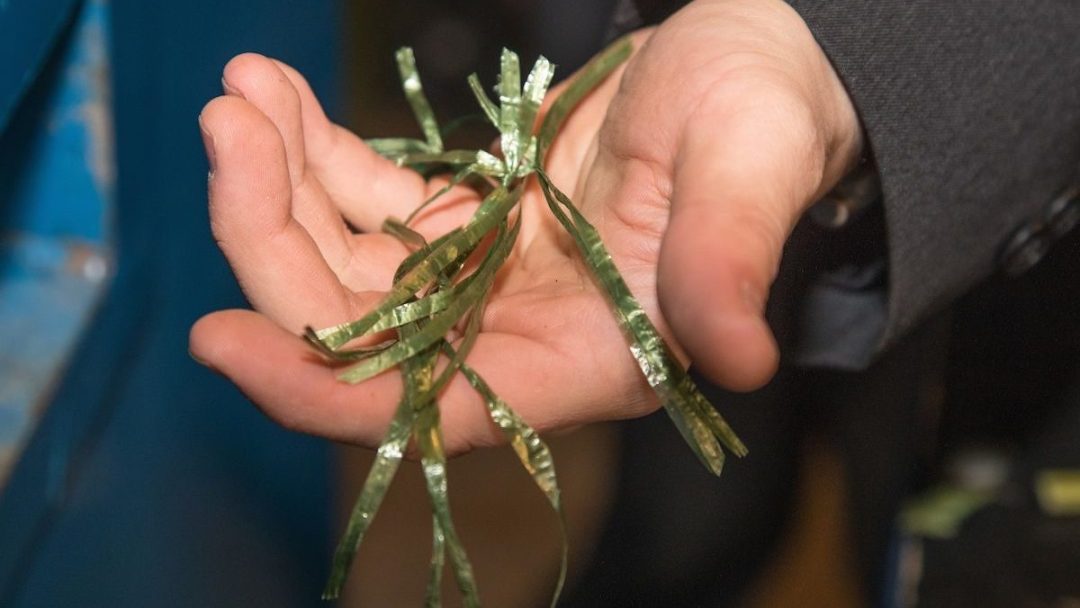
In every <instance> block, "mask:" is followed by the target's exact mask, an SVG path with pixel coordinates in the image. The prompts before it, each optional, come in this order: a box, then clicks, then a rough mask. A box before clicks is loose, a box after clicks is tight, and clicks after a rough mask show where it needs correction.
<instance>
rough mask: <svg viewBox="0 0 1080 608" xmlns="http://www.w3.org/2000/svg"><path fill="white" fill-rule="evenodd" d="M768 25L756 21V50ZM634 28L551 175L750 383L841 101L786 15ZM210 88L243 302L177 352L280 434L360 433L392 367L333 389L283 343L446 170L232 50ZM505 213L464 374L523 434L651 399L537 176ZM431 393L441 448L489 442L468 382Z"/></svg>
mask: <svg viewBox="0 0 1080 608" xmlns="http://www.w3.org/2000/svg"><path fill="white" fill-rule="evenodd" d="M778 4H782V3H778ZM762 7H764V8H762ZM733 16H734V17H738V18H739V22H738V23H739V24H740V26H739V28H736V27H734V26H733V25H732V17H733ZM792 19H794V21H792ZM799 26H801V27H802V30H799V29H798V27H799ZM792 27H795V28H796V30H795V31H796V32H798V33H799V34H800V36H795V37H792V36H791V35H790V31H788V30H789V29H790V28H792ZM740 28H741V29H740ZM755 28H756V29H755ZM785 28H788V29H785ZM747 31H749V34H747V33H746V32H747ZM763 32H764V33H767V34H770V33H771V34H772V35H771V36H768V37H765V38H764V42H762V40H763V37H762V35H761V34H762V33H763ZM650 36H651V40H649V39H650ZM705 36H708V39H705V40H703V37H705ZM646 40H649V42H648V43H647V44H646ZM635 41H636V46H638V48H639V49H640V50H639V52H638V53H637V54H636V56H635V57H634V58H633V59H632V61H631V63H630V64H629V65H628V66H627V67H626V68H625V70H624V71H622V70H621V71H619V72H617V73H616V74H614V75H613V76H612V77H611V78H609V79H608V80H607V81H606V82H605V83H604V84H603V85H602V86H601V87H600V88H599V89H597V90H596V91H594V92H593V94H592V95H591V96H590V97H588V98H587V99H586V100H585V101H584V102H583V103H582V105H581V106H580V107H579V108H578V109H577V111H575V113H574V114H573V115H572V116H571V117H570V119H569V120H568V122H567V123H566V125H565V127H564V129H563V131H562V132H561V133H560V135H559V137H558V138H557V139H556V140H555V143H554V145H553V147H552V149H551V153H550V155H549V157H548V158H549V160H548V162H547V168H548V172H549V174H550V175H551V176H552V179H553V181H554V182H555V183H556V184H557V185H559V187H560V188H562V189H563V190H565V191H567V192H568V193H572V198H573V199H574V200H575V201H578V202H579V203H580V205H581V208H582V210H583V212H584V213H585V215H586V216H587V217H588V218H589V219H590V221H592V222H593V223H594V224H595V225H596V226H597V228H598V229H599V230H600V232H601V234H602V236H603V238H604V240H605V243H606V244H607V245H608V248H609V250H610V251H611V253H612V256H613V258H614V260H615V263H616V264H617V265H618V267H619V268H620V270H621V272H622V274H623V276H624V278H625V279H626V281H627V283H628V285H629V286H630V288H631V290H632V291H633V292H634V294H635V296H636V297H637V298H638V300H639V301H640V302H641V304H642V305H643V307H644V308H645V310H646V312H647V313H648V314H649V316H650V317H651V318H652V319H653V321H654V323H656V325H657V327H658V328H659V329H660V330H661V332H662V333H664V334H665V337H667V338H668V339H669V341H671V342H673V345H674V346H675V347H676V350H678V351H679V352H680V354H682V355H684V360H685V359H687V358H692V359H694V361H695V363H697V364H698V365H699V366H701V367H702V368H703V369H704V370H705V371H706V372H707V373H709V375H710V376H712V377H713V378H714V379H717V380H718V381H720V382H722V383H724V384H726V385H728V386H730V387H733V388H751V387H753V386H756V385H759V384H760V383H762V382H764V381H765V380H767V379H768V377H769V376H770V375H771V373H772V370H773V369H774V367H775V365H776V356H777V355H776V351H775V345H774V344H773V341H772V339H771V335H770V334H769V331H768V328H767V326H765V324H764V322H763V321H762V319H761V317H760V311H761V307H762V306H763V304H764V298H765V294H766V293H767V289H768V285H769V283H770V282H771V278H772V273H773V272H774V269H775V266H776V264H777V262H778V259H779V253H780V248H781V247H782V244H783V240H784V238H785V237H786V234H787V232H788V230H789V229H790V226H791V225H792V223H793V222H794V220H795V219H796V218H797V217H798V215H799V213H800V212H801V211H802V209H803V208H804V207H805V206H806V204H808V203H809V202H810V201H811V200H813V199H814V198H815V197H816V195H818V194H820V192H821V191H823V190H824V189H825V188H827V187H828V186H830V185H831V183H833V182H835V180H836V179H837V178H838V176H839V175H840V173H841V172H842V171H843V169H844V167H845V166H846V165H847V164H848V163H850V161H851V158H853V157H854V155H855V153H856V151H857V147H858V137H857V132H858V131H857V128H853V125H854V124H856V123H855V120H854V112H853V110H851V109H850V102H847V99H846V96H844V95H843V91H842V89H839V84H838V82H836V81H835V75H833V74H832V72H831V68H829V66H828V63H827V61H825V60H824V58H823V56H821V53H820V49H817V46H816V44H814V42H813V39H812V38H811V37H810V36H809V33H808V32H805V26H802V24H801V21H799V20H798V18H797V16H795V15H794V13H792V12H790V11H788V10H787V9H786V7H782V6H774V5H770V3H762V4H757V5H756V6H755V3H750V2H734V1H728V2H724V1H712V2H710V1H702V0H699V2H695V3H692V4H691V5H690V6H689V7H688V8H687V9H685V10H684V11H682V12H681V13H679V14H677V15H676V16H675V17H673V18H672V19H670V20H669V21H668V22H666V23H665V24H664V25H663V26H662V27H661V28H659V30H657V31H656V32H655V35H654V33H653V32H652V31H643V32H639V33H638V34H636V36H635ZM705 42H708V44H705ZM763 44H765V45H766V47H767V48H761V46H762V45H763ZM778 49H779V50H782V51H784V52H782V53H780V52H777V50H778ZM807 49H809V51H810V52H809V53H807ZM807 66H809V69H807ZM224 82H225V86H226V93H227V94H226V95H225V96H223V97H219V98H217V99H215V100H213V101H211V102H210V103H209V104H208V105H207V107H206V108H205V110H204V111H203V114H202V116H201V119H200V124H201V127H202V129H203V133H204V136H205V138H206V140H207V147H208V154H209V156H210V158H211V165H212V175H211V179H210V201H211V223H212V227H213V231H214V235H215V237H216V238H217V240H218V242H219V244H220V246H221V248H222V250H223V251H224V252H225V254H226V256H227V257H228V259H229V262H230V264H231V265H232V267H233V269H234V271H235V273H236V275H237V279H238V280H239V282H240V284H241V286H242V287H243V289H244V292H245V294H246V295H247V296H248V298H249V299H250V300H251V302H252V304H253V305H254V306H255V308H256V309H257V310H258V311H259V312H258V313H255V312H250V311H223V312H218V313H213V314H211V315H208V316H207V317H205V318H203V319H202V320H200V321H199V323H198V324H197V325H196V326H195V327H194V328H193V330H192V337H191V348H192V352H193V354H195V355H196V356H197V357H198V358H199V359H200V360H202V361H204V362H206V363H207V364H208V365H210V366H212V367H213V368H215V369H217V370H218V371H220V372H221V373H223V374H225V375H226V376H228V377H229V378H230V379H231V380H233V381H234V382H235V383H236V384H237V385H238V386H239V387H240V388H241V389H242V390H243V391H244V392H245V393H246V394H247V395H248V396H249V397H250V398H251V399H252V400H253V401H255V402H256V403H257V404H259V405H260V407H262V408H263V410H264V411H265V412H266V413H267V414H268V415H270V416H271V417H272V418H274V419H275V420H277V421H278V422H280V423H282V424H284V425H285V426H288V427H290V428H295V429H298V430H302V431H305V432H310V433H315V434H319V435H323V436H327V437H331V438H335V439H340V440H345V441H350V442H356V443H360V444H363V445H375V444H377V443H378V441H379V439H380V437H381V435H382V433H383V432H384V431H385V429H386V426H387V424H388V423H389V420H390V418H391V416H392V414H393V411H394V408H395V406H396V404H397V401H398V399H399V398H400V395H401V379H400V376H399V375H398V374H397V373H396V372H388V373H385V374H382V375H379V376H376V377H374V378H372V379H370V380H367V381H365V382H363V383H361V384H358V385H348V384H344V383H342V382H340V381H339V380H338V379H337V377H336V374H337V370H335V369H333V368H331V367H330V366H328V365H327V364H326V363H325V361H323V360H322V359H321V358H320V357H319V356H318V355H317V354H316V353H315V352H314V351H313V350H312V349H311V348H310V347H309V346H308V345H306V344H305V343H304V342H303V341H302V340H300V339H299V338H298V337H297V335H298V334H299V333H300V331H301V330H302V328H303V327H305V326H308V325H312V326H315V327H325V326H330V325H334V324H337V323H341V322H343V321H348V320H352V319H355V318H358V317H360V316H362V314H363V313H364V312H366V311H367V310H368V309H369V308H370V307H371V306H373V305H374V304H375V303H376V302H378V300H379V299H380V298H381V295H382V294H383V293H384V292H385V291H386V290H387V289H388V288H389V287H390V285H391V283H392V277H393V272H394V270H395V269H396V268H397V266H398V263H399V262H400V261H401V260H402V258H403V257H404V256H405V255H406V254H407V253H408V250H407V249H406V247H405V246H404V245H402V244H401V243H400V242H399V241H398V240H397V239H396V238H395V237H392V236H389V235H384V234H380V233H379V228H380V226H381V224H382V222H383V220H384V219H385V218H386V217H388V216H396V217H399V218H400V217H405V216H406V215H408V214H409V212H410V211H412V209H413V208H414V207H415V206H416V204H417V203H419V202H420V201H422V200H424V199H426V198H427V196H429V195H430V194H431V193H433V192H434V191H435V190H437V189H438V188H440V187H442V185H443V184H444V183H445V182H439V181H437V180H433V181H432V182H431V183H426V182H425V181H424V180H423V179H422V178H421V177H420V176H419V175H417V174H415V173H413V172H410V171H408V170H405V169H400V168H397V167H395V166H394V165H393V163H391V162H389V161H386V160H384V159H382V158H380V157H378V156H377V155H376V154H374V153H373V152H372V151H371V150H370V149H369V148H367V146H365V144H364V143H363V142H362V141H361V140H360V139H358V138H357V137H355V136H354V135H352V134H351V133H349V132H347V131H345V130H344V129H342V128H341V127H338V126H336V125H333V124H332V123H330V122H329V121H328V120H327V119H326V117H325V115H324V114H323V112H322V110H321V109H320V108H319V105H318V102H317V101H316V99H315V96H314V95H313V93H312V92H311V90H310V88H309V87H308V86H307V84H306V83H305V82H304V80H303V78H302V77H301V76H300V75H299V74H298V73H296V72H295V71H294V70H292V69H291V68H288V67H287V66H285V65H283V64H280V63H278V62H275V61H272V60H270V59H267V58H265V57H261V56H258V55H243V56H240V57H238V58H236V59H234V60H233V61H232V62H230V64H229V65H228V66H227V67H226V70H225V77H224ZM834 89H838V90H839V91H840V95H841V96H842V97H841V98H840V99H841V100H842V102H845V103H837V102H836V99H837V96H836V90H834ZM557 93H558V91H555V92H553V93H552V96H555V95H557ZM478 202H479V201H478V199H477V197H476V195H475V194H474V193H473V192H472V191H471V190H469V189H467V188H463V187H462V188H455V189H454V190H452V191H451V192H450V194H449V195H447V196H446V197H443V198H442V199H440V201H439V203H437V204H436V205H435V206H433V207H432V208H430V209H428V210H425V211H424V212H423V213H422V214H421V215H420V216H418V217H417V219H416V221H415V223H414V224H412V227H413V228H415V229H416V230H417V231H419V232H420V233H421V234H423V235H424V236H426V237H428V238H429V240H430V239H432V238H434V237H437V236H440V235H441V234H444V233H445V232H447V231H449V230H450V229H452V228H454V227H456V226H459V225H461V224H462V223H464V222H465V221H466V220H467V218H468V217H469V216H470V215H471V213H472V211H473V210H474V209H475V207H476V205H477V204H478ZM521 213H522V216H521V217H522V229H521V234H520V236H519V239H518V242H517V245H516V247H515V250H514V251H513V253H512V254H511V256H510V258H509V259H508V260H507V262H506V264H505V268H504V270H503V272H502V273H501V274H500V276H499V278H498V280H497V282H496V284H495V288H494V290H493V292H492V296H491V299H490V301H489V304H488V306H487V309H486V312H485V315H484V319H483V323H482V327H481V333H480V336H479V338H478V339H477V342H476V344H475V346H474V348H473V350H472V351H471V353H470V354H469V357H468V362H469V364H470V366H472V367H473V368H474V369H476V370H477V371H478V372H479V373H480V374H481V375H482V376H483V377H485V378H486V379H487V380H488V382H489V383H490V384H491V386H492V388H493V389H494V390H495V392H496V393H498V394H499V395H500V396H501V397H502V398H503V399H504V400H506V401H507V402H508V403H509V404H510V405H511V406H512V407H514V409H515V410H516V411H517V412H518V413H519V414H521V416H522V417H523V418H525V420H526V421H528V422H529V423H530V424H531V425H532V426H534V427H535V428H537V429H538V430H545V429H552V428H560V427H567V426H573V425H578V424H582V423H587V422H591V421H596V420H602V419H615V418H625V417H631V416H638V415H642V414H644V413H647V412H649V411H651V410H652V409H654V408H655V407H657V405H658V403H657V401H656V399H655V397H653V395H652V393H651V392H650V391H649V390H648V388H647V385H646V384H645V381H644V379H643V378H642V377H641V375H640V372H639V370H638V369H637V366H636V364H635V363H634V361H633V359H632V357H631V356H630V353H629V351H628V350H627V347H626V343H625V341H624V339H623V337H622V336H621V334H620V332H619V329H618V327H617V326H616V324H615V321H614V319H613V318H612V315H611V313H610V311H609V307H608V304H607V303H606V302H605V300H604V299H603V298H602V297H601V295H600V293H599V291H598V290H597V289H596V287H595V286H594V285H593V283H592V280H591V279H590V277H589V276H588V274H587V272H586V271H585V269H584V267H583V266H582V265H581V263H580V262H579V259H578V254H577V252H576V249H575V247H574V245H573V242H572V241H571V240H570V239H569V238H568V237H567V236H566V235H565V233H564V231H563V229H562V227H561V226H560V225H559V224H558V223H557V222H556V221H555V220H554V218H553V217H552V216H551V214H550V212H549V211H548V209H547V207H546V204H545V202H544V201H543V198H542V196H540V193H539V189H538V188H537V187H536V184H535V183H534V184H531V185H530V187H529V189H528V190H527V191H526V193H525V195H524V196H523V198H522V202H521ZM346 222H347V223H346ZM350 225H351V226H352V227H355V228H356V229H358V230H359V231H360V232H359V233H356V232H354V231H353V230H352V229H350ZM661 310H662V312H663V313H664V314H663V315H662V314H661ZM665 318H666V319H668V320H670V321H671V323H670V328H669V325H668V324H667V323H666V322H665V321H664V319H665ZM672 338H674V340H672ZM683 349H685V351H684V350H683ZM440 404H441V410H442V419H443V425H444V432H445V437H446V444H447V450H448V451H450V452H452V453H453V452H461V451H465V450H468V449H471V448H473V447H477V446H482V445H490V444H494V443H498V442H499V441H501V438H502V435H501V433H499V431H498V429H497V428H496V427H495V426H494V425H493V424H492V423H491V422H490V420H489V419H488V417H487V412H486V410H485V408H484V406H483V402H482V401H481V399H480V398H479V396H477V395H476V394H475V393H474V391H473V390H472V388H471V387H470V386H469V385H468V384H467V382H465V381H464V379H462V378H457V379H455V380H454V381H452V382H451V384H450V385H449V386H447V388H446V389H445V391H444V393H443V394H442V396H441V398H440Z"/></svg>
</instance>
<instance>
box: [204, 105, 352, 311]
mask: <svg viewBox="0 0 1080 608" xmlns="http://www.w3.org/2000/svg"><path fill="white" fill-rule="evenodd" d="M199 124H200V127H201V129H202V132H203V135H204V140H205V142H206V146H207V155H208V156H209V157H210V158H211V177H210V180H209V194H210V223H211V228H212V230H213V233H214V237H215V239H216V240H217V241H218V244H219V246H220V247H221V249H222V251H223V252H224V254H225V256H226V257H227V258H228V260H229V263H230V265H231V266H232V268H233V271H234V272H235V273H236V276H237V280H238V281H239V283H240V285H241V287H242V288H243V290H244V293H245V294H246V295H247V297H248V298H249V299H250V300H251V302H252V304H253V305H254V306H256V307H257V308H259V309H260V310H262V311H263V312H265V313H266V314H267V315H269V316H270V317H271V318H273V319H275V320H277V321H278V322H280V323H282V324H283V325H284V326H285V327H286V328H288V329H289V330H290V331H294V332H295V331H299V330H301V329H302V328H303V327H304V326H305V325H307V324H313V325H330V324H333V323H338V322H341V321H342V320H345V319H347V318H348V317H349V316H350V314H351V313H353V312H355V311H354V310H353V307H354V300H353V298H352V294H351V292H350V291H349V290H347V289H345V287H344V286H342V284H341V282H340V281H339V280H338V277H337V275H336V274H335V273H334V272H333V271H332V270H331V268H330V267H329V266H328V265H327V263H326V261H325V260H324V258H323V255H322V253H321V252H320V251H319V248H318V247H317V246H316V244H315V241H314V240H313V239H312V238H311V236H310V235H309V234H308V232H307V231H306V230H305V229H304V227H303V226H302V225H300V223H299V222H297V221H296V219H295V218H294V217H293V216H292V209H291V206H292V183H291V180H290V178H289V168H288V163H287V160H286V154H285V147H284V142H283V140H282V136H281V134H280V131H279V130H278V129H277V127H276V126H275V125H274V124H273V123H272V122H271V121H270V119H269V118H267V117H266V115H265V114H263V113H262V112H261V111H259V110H258V109H257V108H255V106H253V105H251V104H250V103H248V102H247V101H245V100H243V99H240V98H238V97H231V96H229V97H219V98H217V99H215V100H213V101H211V102H210V103H209V104H207V106H206V107H205V108H204V109H203V112H202V114H201V115H200V117H199Z"/></svg>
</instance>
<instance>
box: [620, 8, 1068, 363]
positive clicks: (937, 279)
mask: <svg viewBox="0 0 1080 608" xmlns="http://www.w3.org/2000/svg"><path fill="white" fill-rule="evenodd" d="M788 2H789V4H791V6H792V7H794V8H795V10H797V11H798V12H799V13H800V15H801V16H802V17H803V19H804V20H805V21H806V23H807V24H808V25H809V27H810V29H811V31H812V32H813V33H814V36H815V37H816V38H817V40H818V42H819V43H820V44H821V46H822V48H823V49H824V50H825V53H826V54H827V55H828V56H829V58H830V60H831V61H832V62H833V64H834V66H835V67H836V70H837V73H838V74H839V75H840V77H841V79H842V80H843V81H844V84H845V86H846V87H847V89H848V91H849V93H850V95H851V97H852V100H853V101H854V104H855V106H856V109H857V110H858V112H859V115H860V118H861V120H862V121H863V125H864V128H865V130H866V134H867V138H868V141H869V145H870V148H871V149H872V153H873V155H874V157H875V158H876V161H877V165H878V168H879V173H880V177H881V182H882V189H883V193H884V199H883V200H884V207H885V223H884V224H885V230H884V235H883V237H884V238H885V239H886V241H887V251H888V254H887V258H888V265H887V273H888V286H887V290H888V293H887V298H881V299H880V300H879V301H880V302H882V303H884V306H885V307H886V310H885V314H884V315H883V317H882V318H883V319H884V322H883V327H882V328H881V330H880V336H879V337H878V339H877V340H876V347H875V348H873V349H872V350H876V351H880V350H882V349H884V348H886V347H887V346H888V345H890V344H891V343H893V342H895V340H896V338H898V337H899V336H900V335H902V334H904V333H905V332H907V331H908V330H910V329H911V328H912V327H913V326H914V325H916V324H917V323H918V322H919V321H920V320H922V319H924V318H925V317H926V316H928V315H929V314H931V313H932V312H933V311H935V310H936V309H938V308H940V307H942V306H944V305H945V304H947V303H948V302H950V301H951V300H952V299H954V298H955V297H956V296H957V295H959V294H960V293H962V292H963V291H964V290H966V289H967V288H969V287H970V286H971V285H972V284H973V283H975V282H976V281H978V280H980V279H982V278H984V277H986V276H987V275H989V274H990V273H992V272H994V271H995V270H996V269H998V268H1000V267H1002V266H1003V265H1004V266H1008V267H1009V268H1011V269H1012V270H1013V271H1022V270H1023V269H1024V268H1025V267H1027V266H1028V265H1030V263H1032V262H1034V261H1037V260H1038V258H1039V257H1040V256H1041V254H1042V253H1044V252H1045V250H1046V249H1047V248H1048V247H1050V246H1052V243H1053V241H1054V240H1055V239H1056V238H1058V237H1060V235H1061V234H1062V233H1063V232H1065V231H1066V230H1067V229H1068V228H1069V224H1070V223H1072V220H1071V219H1070V218H1072V219H1075V216H1076V214H1077V213H1080V207H1078V205H1080V202H1076V201H1073V202H1072V203H1069V204H1068V205H1066V206H1064V207H1063V205H1065V203H1063V202H1062V201H1061V200H1060V196H1061V194H1062V192H1064V191H1066V190H1067V189H1068V188H1069V187H1070V186H1072V185H1075V184H1076V183H1077V182H1078V179H1077V178H1078V175H1080V172H1078V168H1080V2H1076V1H1075V0H956V1H952V2H942V1H941V0H887V1H886V0H882V1H870V0H788ZM681 4H683V3H678V2H663V1H659V2H649V1H647V0H645V1H641V2H638V9H639V10H638V11H637V17H638V18H639V20H638V23H650V22H653V23H655V22H656V20H657V19H662V18H663V17H665V16H666V15H668V14H670V13H671V12H672V10H674V8H676V7H677V6H678V5H681ZM624 12H627V11H626V10H625V7H624ZM623 22H624V27H625V25H633V24H634V18H633V17H632V16H631V17H627V16H625V15H624V16H623ZM862 312H863V313H865V312H866V311H862ZM855 316H858V315H855ZM872 317H873V315H869V317H868V318H872ZM844 357H848V358H849V359H850V360H849V361H848V365H844V361H842V360H841V361H839V363H840V364H841V365H842V366H850V364H856V365H858V364H859V362H858V361H856V359H858V358H859V357H856V356H854V355H850V354H849V355H840V359H843V358H844ZM826 359H827V358H826Z"/></svg>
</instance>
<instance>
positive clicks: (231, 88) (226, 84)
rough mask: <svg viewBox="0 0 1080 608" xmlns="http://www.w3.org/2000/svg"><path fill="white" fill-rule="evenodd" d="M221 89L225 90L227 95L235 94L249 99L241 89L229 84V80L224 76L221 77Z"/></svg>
mask: <svg viewBox="0 0 1080 608" xmlns="http://www.w3.org/2000/svg"><path fill="white" fill-rule="evenodd" d="M221 89H222V90H223V91H225V94H226V95H235V96H237V97H239V98H240V99H247V97H245V96H244V93H243V92H241V91H240V89H238V88H236V87H234V86H232V85H231V84H229V81H228V80H225V77H224V76H222V77H221Z"/></svg>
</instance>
